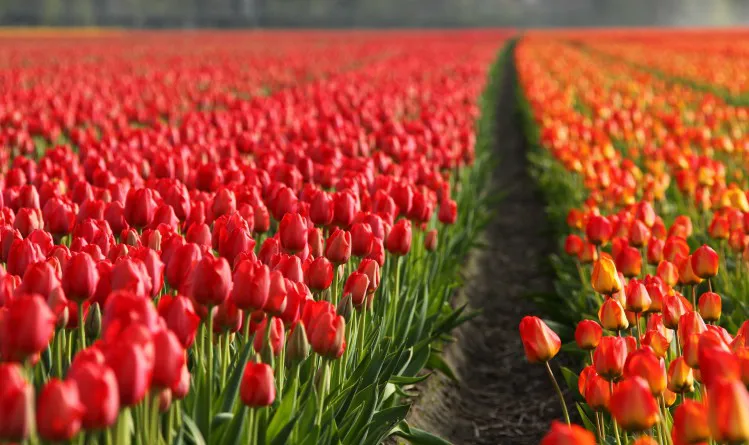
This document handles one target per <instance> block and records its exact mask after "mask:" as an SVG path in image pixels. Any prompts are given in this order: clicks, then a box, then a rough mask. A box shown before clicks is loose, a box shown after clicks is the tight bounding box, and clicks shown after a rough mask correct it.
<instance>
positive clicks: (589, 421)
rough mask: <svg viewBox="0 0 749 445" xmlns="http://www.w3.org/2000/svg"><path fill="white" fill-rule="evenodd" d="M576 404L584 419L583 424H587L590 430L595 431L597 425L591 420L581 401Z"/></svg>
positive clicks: (586, 426)
mask: <svg viewBox="0 0 749 445" xmlns="http://www.w3.org/2000/svg"><path fill="white" fill-rule="evenodd" d="M575 406H576V407H577V412H578V414H580V418H581V419H583V424H584V425H585V428H587V429H588V430H590V431H595V430H596V426H595V425H594V424H593V422H592V421H591V420H590V418H589V417H588V414H587V413H586V412H585V410H584V409H583V407H582V405H581V404H580V403H576V404H575Z"/></svg>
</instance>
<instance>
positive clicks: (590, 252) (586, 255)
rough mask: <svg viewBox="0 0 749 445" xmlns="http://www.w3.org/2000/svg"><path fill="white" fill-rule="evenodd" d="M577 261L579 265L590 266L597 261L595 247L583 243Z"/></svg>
mask: <svg viewBox="0 0 749 445" xmlns="http://www.w3.org/2000/svg"><path fill="white" fill-rule="evenodd" d="M577 259H578V260H579V261H580V263H581V264H591V263H592V262H594V261H596V260H598V251H597V250H596V246H595V245H593V244H591V243H587V242H586V243H584V244H583V247H582V248H581V249H580V252H579V253H578V254H577Z"/></svg>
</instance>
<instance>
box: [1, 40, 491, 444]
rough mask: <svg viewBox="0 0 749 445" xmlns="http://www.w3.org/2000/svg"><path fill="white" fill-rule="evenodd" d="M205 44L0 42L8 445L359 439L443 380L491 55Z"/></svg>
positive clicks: (380, 434)
mask: <svg viewBox="0 0 749 445" xmlns="http://www.w3.org/2000/svg"><path fill="white" fill-rule="evenodd" d="M198 36H199V37H195V36H193V37H187V36H182V35H171V34H168V33H166V34H163V35H161V34H159V35H145V36H144V35H129V36H127V38H123V37H119V36H117V35H114V36H110V37H107V38H94V39H90V40H83V41H78V40H76V39H72V40H71V41H60V42H54V43H52V42H48V41H46V40H41V41H36V40H34V39H30V40H24V39H20V38H19V39H15V40H17V41H15V40H14V39H10V40H8V41H6V42H3V44H2V45H0V54H1V56H0V57H1V58H2V59H3V60H4V61H5V64H6V65H8V66H10V67H12V69H10V70H9V75H8V76H3V78H2V79H0V84H2V86H3V90H4V91H6V92H8V94H5V95H4V96H3V97H2V98H0V123H1V125H0V144H2V145H3V146H4V147H7V149H4V150H3V151H2V156H3V157H4V158H3V161H4V162H2V166H1V167H0V172H1V174H0V178H2V179H0V190H1V191H2V193H0V262H2V266H0V382H2V383H1V384H0V442H3V443H4V442H6V441H10V442H25V441H28V442H29V443H39V442H40V441H42V442H44V443H53V442H54V443H57V442H64V441H74V442H75V443H84V442H85V443H102V444H103V443H116V444H127V443H139V444H158V443H169V444H171V443H182V441H184V442H185V443H187V442H190V443H203V441H204V440H205V441H209V443H301V442H302V441H304V443H318V442H319V443H365V440H366V441H374V440H379V439H382V438H384V437H386V436H387V435H388V434H390V433H391V430H392V429H393V426H394V425H395V423H394V421H395V422H396V423H397V422H400V421H402V420H403V419H404V417H405V414H406V412H407V408H408V405H407V404H405V405H403V404H402V403H399V400H400V397H401V395H402V394H403V391H402V390H397V391H394V390H393V389H394V387H395V386H396V385H397V386H403V385H409V384H413V383H415V382H416V381H418V380H419V379H418V378H417V377H416V374H417V373H418V372H419V371H420V370H421V369H422V368H423V367H424V366H425V364H427V363H431V364H432V366H433V367H434V368H435V369H440V368H441V369H445V368H444V366H446V365H444V363H442V359H441V358H440V356H439V354H438V353H437V352H436V350H435V349H434V348H433V343H434V342H435V341H441V340H440V339H442V338H444V336H445V335H446V334H447V333H449V331H450V330H451V329H452V328H454V327H455V326H457V325H458V324H459V323H461V322H462V321H463V320H465V319H466V318H465V317H464V316H461V312H462V310H463V309H454V308H452V306H451V304H450V301H449V299H448V298H447V297H448V296H449V295H450V294H451V291H452V289H453V287H454V280H453V277H454V274H455V273H457V271H458V269H459V267H460V261H461V258H460V257H461V256H462V255H463V254H465V253H466V252H467V249H468V247H469V245H470V244H471V242H470V241H471V240H472V239H473V237H475V236H476V234H477V231H478V229H479V224H480V223H479V220H480V218H477V215H479V214H480V212H481V209H480V203H481V199H482V198H480V194H479V193H478V192H477V190H476V188H477V187H481V186H482V184H481V183H478V182H476V179H477V178H485V177H486V174H485V173H486V172H485V171H481V169H482V168H486V167H481V166H479V167H476V168H473V167H472V166H473V164H474V160H475V159H476V158H477V156H485V154H482V153H480V152H479V151H478V150H477V149H476V146H477V135H476V134H475V133H474V123H475V120H476V118H477V117H478V112H479V108H478V103H477V100H478V96H479V94H480V92H481V89H482V86H483V82H484V77H485V74H486V72H487V68H488V67H489V65H490V62H491V60H492V58H493V56H494V53H495V51H496V49H497V48H498V47H499V45H500V43H501V39H502V37H503V36H502V35H501V34H498V33H492V32H486V33H484V32H481V33H455V34H451V36H449V37H448V38H444V37H440V35H438V34H435V35H421V34H414V35H403V36H400V37H399V36H385V37H380V36H377V35H370V34H361V35H355V36H353V37H352V36H336V35H331V34H326V33H322V34H314V33H310V34H308V35H302V34H284V33H269V34H258V35H255V34H253V35H252V36H249V35H247V34H242V33H237V34H231V36H233V37H236V39H237V40H230V37H229V36H230V35H229V34H227V35H223V34H211V33H204V34H198ZM233 37H232V38H233ZM229 41H231V45H227V42H229ZM270 41H273V42H276V43H278V44H276V43H274V44H273V45H269V44H268V42H270ZM271 48H272V49H271ZM50 61H53V62H54V63H49V62H50ZM425 73H429V75H428V76H427V75H425ZM484 106H485V107H488V108H491V104H486V105H484ZM488 108H487V109H488ZM483 137H487V136H486V135H483ZM455 240H458V241H459V242H456V241H455ZM463 244H465V246H463ZM404 407H405V409H403V408H404ZM395 409H397V412H396V411H394V410H395ZM380 413H382V414H380ZM405 430H406V428H404V430H403V431H401V432H400V434H401V435H407V434H408V433H407V431H405ZM178 440H179V441H180V442H175V441H178Z"/></svg>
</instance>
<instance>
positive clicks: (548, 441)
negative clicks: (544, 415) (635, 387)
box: [541, 421, 596, 445]
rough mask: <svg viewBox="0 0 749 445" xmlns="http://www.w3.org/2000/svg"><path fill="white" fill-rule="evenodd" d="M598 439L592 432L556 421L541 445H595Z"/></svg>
mask: <svg viewBox="0 0 749 445" xmlns="http://www.w3.org/2000/svg"><path fill="white" fill-rule="evenodd" d="M595 444H596V438H595V436H594V435H593V433H591V432H590V431H588V430H586V429H585V428H583V427H581V426H578V425H574V424H572V425H567V424H566V423H562V422H558V421H554V422H552V424H551V429H550V430H549V432H548V433H547V434H546V435H545V436H544V438H543V439H541V445H595Z"/></svg>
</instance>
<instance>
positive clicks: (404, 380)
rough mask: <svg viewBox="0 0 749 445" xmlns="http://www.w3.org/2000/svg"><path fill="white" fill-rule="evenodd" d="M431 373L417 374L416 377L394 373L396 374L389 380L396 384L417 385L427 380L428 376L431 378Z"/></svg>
mask: <svg viewBox="0 0 749 445" xmlns="http://www.w3.org/2000/svg"><path fill="white" fill-rule="evenodd" d="M430 375H432V373H431V372H429V373H426V374H423V375H420V376H416V377H406V376H401V375H394V376H392V377H390V380H388V382H390V383H392V384H394V385H415V384H417V383H419V382H423V381H424V380H426V379H427V378H429V376H430Z"/></svg>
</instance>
